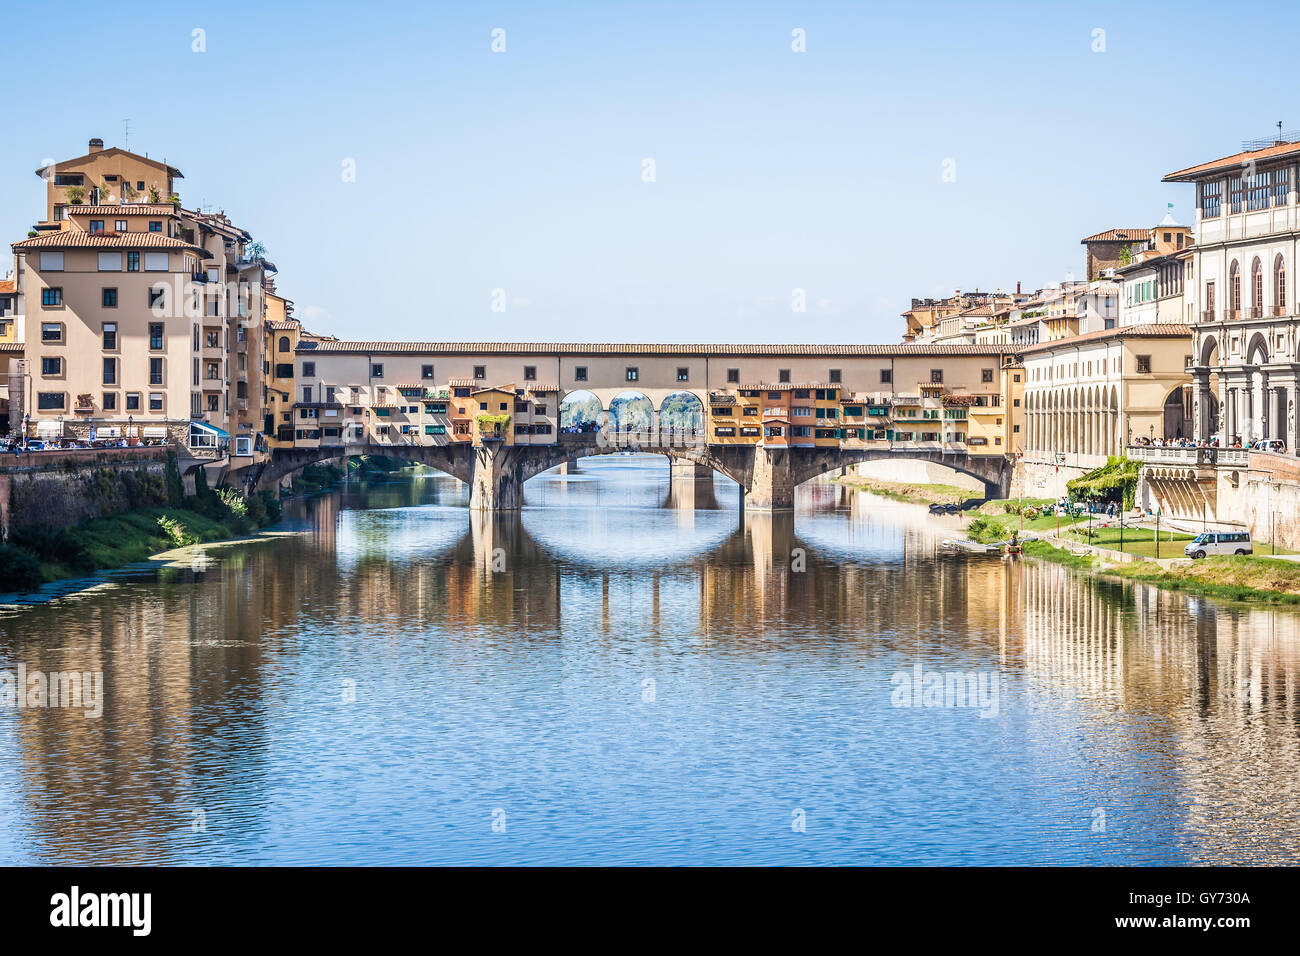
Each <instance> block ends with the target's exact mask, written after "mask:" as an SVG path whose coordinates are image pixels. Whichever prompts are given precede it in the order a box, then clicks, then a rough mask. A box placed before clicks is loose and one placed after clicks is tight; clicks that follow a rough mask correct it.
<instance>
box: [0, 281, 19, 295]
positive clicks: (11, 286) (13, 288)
mask: <svg viewBox="0 0 1300 956" xmlns="http://www.w3.org/2000/svg"><path fill="white" fill-rule="evenodd" d="M17 284H18V280H17V279H0V295H4V294H5V293H7V292H17V291H18V289H17Z"/></svg>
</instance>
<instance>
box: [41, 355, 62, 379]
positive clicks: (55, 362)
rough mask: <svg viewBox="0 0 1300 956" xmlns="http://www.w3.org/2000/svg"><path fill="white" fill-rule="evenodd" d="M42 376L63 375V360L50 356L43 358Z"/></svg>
mask: <svg viewBox="0 0 1300 956" xmlns="http://www.w3.org/2000/svg"><path fill="white" fill-rule="evenodd" d="M41 374H42V375H62V374H63V359H61V358H57V357H49V356H46V357H43V358H42V359H41Z"/></svg>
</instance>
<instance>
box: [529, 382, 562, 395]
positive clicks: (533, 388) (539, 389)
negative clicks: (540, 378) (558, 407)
mask: <svg viewBox="0 0 1300 956" xmlns="http://www.w3.org/2000/svg"><path fill="white" fill-rule="evenodd" d="M524 387H525V389H527V390H528V391H530V392H533V393H534V394H538V395H540V394H541V393H543V392H558V391H559V390H560V386H558V385H537V384H530V385H526V386H524Z"/></svg>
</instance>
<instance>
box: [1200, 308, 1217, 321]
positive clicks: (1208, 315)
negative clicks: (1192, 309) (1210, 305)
mask: <svg viewBox="0 0 1300 956" xmlns="http://www.w3.org/2000/svg"><path fill="white" fill-rule="evenodd" d="M1214 316H1215V313H1214V310H1213V309H1205V310H1204V311H1203V312H1201V321H1202V322H1217V321H1218V319H1216V318H1215V317H1214Z"/></svg>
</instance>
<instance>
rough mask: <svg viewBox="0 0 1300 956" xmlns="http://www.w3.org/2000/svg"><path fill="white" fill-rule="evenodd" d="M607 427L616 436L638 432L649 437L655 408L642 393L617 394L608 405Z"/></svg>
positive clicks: (652, 426)
mask: <svg viewBox="0 0 1300 956" xmlns="http://www.w3.org/2000/svg"><path fill="white" fill-rule="evenodd" d="M608 414H609V427H610V430H611V431H613V432H616V433H618V434H627V433H629V432H639V433H641V434H643V435H649V434H651V433H652V432H653V430H654V420H655V406H654V402H652V401H650V399H649V397H648V396H647V395H645V394H644V393H643V392H638V391H634V390H631V389H629V390H627V391H623V392H619V393H618V394H617V395H615V396H614V399H613V401H611V402H610V403H609V413H608Z"/></svg>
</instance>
